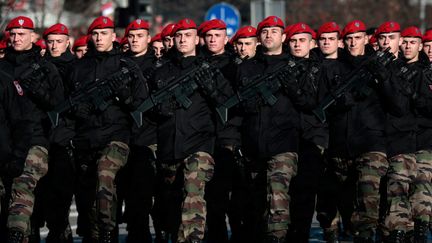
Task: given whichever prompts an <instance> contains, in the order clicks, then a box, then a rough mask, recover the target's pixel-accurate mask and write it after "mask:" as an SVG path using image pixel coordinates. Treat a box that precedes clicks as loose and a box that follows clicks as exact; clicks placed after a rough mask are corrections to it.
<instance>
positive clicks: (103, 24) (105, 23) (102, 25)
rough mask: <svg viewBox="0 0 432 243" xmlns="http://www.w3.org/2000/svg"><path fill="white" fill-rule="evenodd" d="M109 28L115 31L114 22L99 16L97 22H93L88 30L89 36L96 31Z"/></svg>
mask: <svg viewBox="0 0 432 243" xmlns="http://www.w3.org/2000/svg"><path fill="white" fill-rule="evenodd" d="M107 28H110V29H114V22H113V21H112V20H111V19H110V18H108V17H105V16H99V17H97V18H96V19H95V20H93V22H92V23H91V25H90V26H89V28H88V30H87V34H91V32H92V31H93V30H96V29H107Z"/></svg>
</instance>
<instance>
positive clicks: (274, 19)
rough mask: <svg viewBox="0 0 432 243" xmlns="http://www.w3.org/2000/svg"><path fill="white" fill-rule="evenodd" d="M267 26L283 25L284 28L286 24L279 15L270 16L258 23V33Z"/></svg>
mask: <svg viewBox="0 0 432 243" xmlns="http://www.w3.org/2000/svg"><path fill="white" fill-rule="evenodd" d="M265 27H281V28H282V29H283V28H285V25H284V23H283V21H282V19H280V18H279V17H278V16H268V17H267V18H265V19H264V20H263V21H261V22H260V23H259V24H258V27H257V33H260V32H261V30H262V29H263V28H265Z"/></svg>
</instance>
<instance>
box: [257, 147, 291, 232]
mask: <svg viewBox="0 0 432 243" xmlns="http://www.w3.org/2000/svg"><path fill="white" fill-rule="evenodd" d="M297 161H298V156H297V154H296V153H290V152H287V153H281V154H278V155H275V156H273V157H272V158H271V160H269V161H268V162H267V203H268V205H269V208H268V209H267V210H266V211H267V212H266V213H267V215H265V216H266V218H267V234H268V235H273V236H275V237H277V238H282V237H284V236H285V235H286V233H287V230H288V225H289V223H290V214H289V212H290V210H289V204H290V196H289V194H288V190H289V185H290V182H291V179H292V178H293V177H294V176H295V175H296V174H297Z"/></svg>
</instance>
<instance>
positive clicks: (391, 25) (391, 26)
mask: <svg viewBox="0 0 432 243" xmlns="http://www.w3.org/2000/svg"><path fill="white" fill-rule="evenodd" d="M391 32H400V25H399V23H398V22H395V21H387V22H385V23H383V24H381V25H380V26H379V27H378V28H377V29H376V31H375V35H376V36H379V35H380V34H383V33H391Z"/></svg>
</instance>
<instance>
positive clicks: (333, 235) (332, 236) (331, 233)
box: [324, 228, 339, 243]
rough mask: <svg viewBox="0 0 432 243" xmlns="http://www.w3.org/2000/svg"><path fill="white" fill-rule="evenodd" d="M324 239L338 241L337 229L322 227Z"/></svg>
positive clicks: (335, 242)
mask: <svg viewBox="0 0 432 243" xmlns="http://www.w3.org/2000/svg"><path fill="white" fill-rule="evenodd" d="M324 240H325V242H326V243H339V240H338V231H337V229H335V228H328V229H324Z"/></svg>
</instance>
